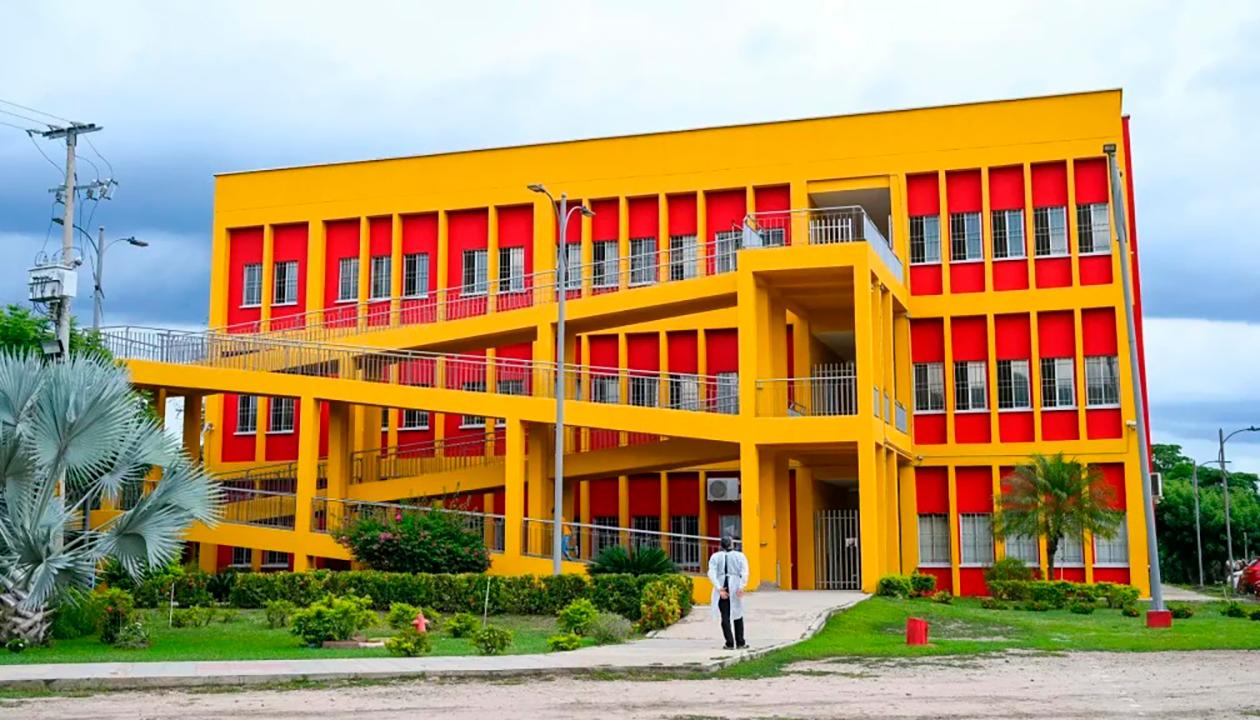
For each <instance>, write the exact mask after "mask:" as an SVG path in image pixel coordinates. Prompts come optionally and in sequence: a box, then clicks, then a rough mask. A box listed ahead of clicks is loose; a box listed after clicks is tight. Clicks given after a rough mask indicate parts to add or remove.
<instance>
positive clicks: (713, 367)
mask: <svg viewBox="0 0 1260 720" xmlns="http://www.w3.org/2000/svg"><path fill="white" fill-rule="evenodd" d="M705 363H706V364H707V365H708V367H707V368H706V373H707V374H709V375H716V374H718V373H723V372H739V332H738V331H737V330H706V331H705Z"/></svg>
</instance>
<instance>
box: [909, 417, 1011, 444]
mask: <svg viewBox="0 0 1260 720" xmlns="http://www.w3.org/2000/svg"><path fill="white" fill-rule="evenodd" d="M990 415H991V413H990V412H960V413H955V414H954V441H955V442H960V443H987V442H992V441H993V426H992V425H991V424H990V421H989V416H990ZM916 422H917V418H916Z"/></svg>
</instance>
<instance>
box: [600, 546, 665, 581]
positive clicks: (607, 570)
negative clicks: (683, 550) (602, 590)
mask: <svg viewBox="0 0 1260 720" xmlns="http://www.w3.org/2000/svg"><path fill="white" fill-rule="evenodd" d="M587 572H589V573H590V574H592V575H609V574H613V573H622V574H625V575H669V574H671V573H673V572H676V570H675V568H674V561H673V560H670V559H669V555H668V554H667V553H666V552H665V551H664V550H662V549H660V548H658V547H655V546H650V545H649V546H639V547H637V548H635V549H634V550H633V551H632V552H627V551H626V549H625V548H623V547H621V546H620V545H612V546H610V547H606V548H604V549H603V550H601V551H600V553H599V554H598V555H596V556H595V559H594V560H593V561H592V562H591V565H590V567H589V568H588V569H587Z"/></svg>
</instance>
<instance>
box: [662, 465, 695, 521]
mask: <svg viewBox="0 0 1260 720" xmlns="http://www.w3.org/2000/svg"><path fill="white" fill-rule="evenodd" d="M669 514H670V516H671V517H672V516H675V515H699V514H700V476H699V475H698V474H697V473H670V475H669ZM664 529H666V530H668V529H669V528H664Z"/></svg>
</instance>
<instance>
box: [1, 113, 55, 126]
mask: <svg viewBox="0 0 1260 720" xmlns="http://www.w3.org/2000/svg"><path fill="white" fill-rule="evenodd" d="M0 113H4V114H5V115H12V116H13V117H15V118H19V119H22V120H25V121H27V122H33V123H35V124H36V125H43V126H45V127H47V126H48V123H47V122H45V121H43V120H40V119H38V118H33V117H31V116H30V115H23V114H22V113H15V112H9V111H8V110H5V109H4V108H0Z"/></svg>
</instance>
